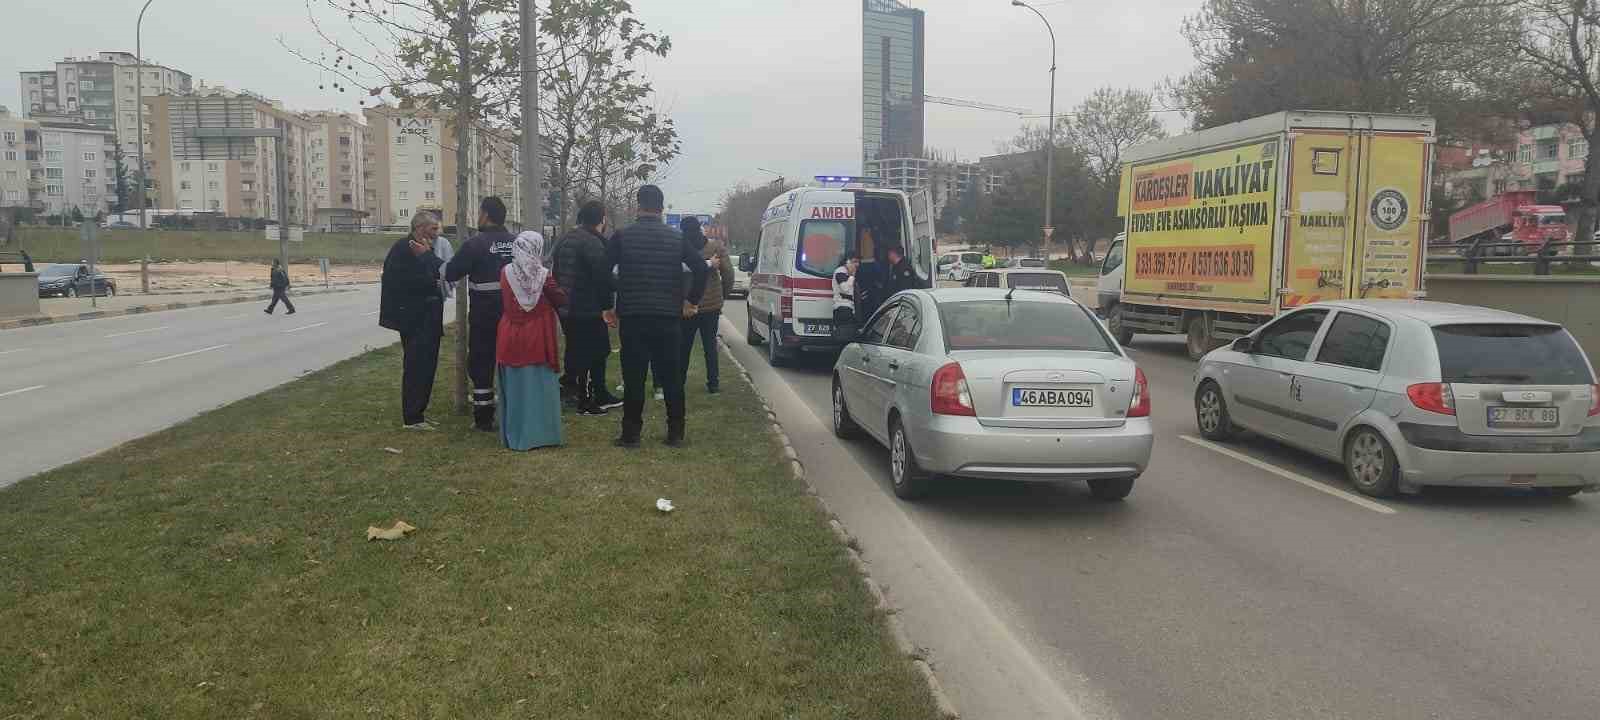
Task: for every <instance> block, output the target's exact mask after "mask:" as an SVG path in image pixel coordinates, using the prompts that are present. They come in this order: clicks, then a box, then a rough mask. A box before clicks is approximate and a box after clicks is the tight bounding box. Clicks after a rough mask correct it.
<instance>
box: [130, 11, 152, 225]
mask: <svg viewBox="0 0 1600 720" xmlns="http://www.w3.org/2000/svg"><path fill="white" fill-rule="evenodd" d="M152 2H155V0H144V7H142V8H139V21H138V22H136V23H134V24H133V62H134V68H135V69H134V71H133V76H134V83H135V84H134V87H135V88H137V89H136V90H135V91H134V95H136V96H137V97H135V98H134V99H133V102H134V104H135V105H138V112H139V229H140V230H145V229H148V228H149V221H148V220H147V219H146V217H145V216H146V213H145V210H144V207H145V202H146V200H145V197H146V196H145V188H146V187H147V186H148V184H149V182H150V181H149V180H148V179H146V178H145V164H144V11H146V10H149V9H150V3H152Z"/></svg>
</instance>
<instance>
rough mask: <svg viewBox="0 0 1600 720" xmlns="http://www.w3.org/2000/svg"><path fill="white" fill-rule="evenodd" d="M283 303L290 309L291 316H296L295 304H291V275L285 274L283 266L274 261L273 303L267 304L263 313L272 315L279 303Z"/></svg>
mask: <svg viewBox="0 0 1600 720" xmlns="http://www.w3.org/2000/svg"><path fill="white" fill-rule="evenodd" d="M279 300H282V301H283V306H284V307H286V308H289V312H288V314H289V315H293V314H294V303H292V302H289V273H287V272H284V270H283V265H282V264H281V263H279V262H278V261H277V260H273V261H272V302H270V303H267V309H266V310H263V311H262V312H264V313H266V314H268V315H271V314H272V311H273V309H275V308H277V307H278V301H279Z"/></svg>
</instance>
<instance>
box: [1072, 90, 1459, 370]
mask: <svg viewBox="0 0 1600 720" xmlns="http://www.w3.org/2000/svg"><path fill="white" fill-rule="evenodd" d="M1433 142H1434V122H1433V119H1432V118H1429V117H1422V116H1415V115H1385V114H1372V113H1353V112H1328V111H1290V112H1280V113H1274V114H1272V115H1265V116H1262V117H1258V118H1253V119H1250V120H1245V121H1242V122H1237V123H1233V124H1230V125H1223V126H1220V127H1215V128H1211V129H1208V130H1201V131H1199V132H1195V133H1191V134H1188V135H1181V136H1178V137H1173V138H1167V139H1163V140H1157V141H1154V142H1150V143H1146V144H1143V145H1139V146H1137V147H1134V148H1130V149H1129V150H1128V151H1127V152H1126V153H1125V154H1124V155H1123V165H1122V188H1121V192H1120V194H1119V197H1118V203H1117V213H1118V215H1119V216H1120V217H1122V218H1123V220H1124V232H1123V234H1121V235H1118V236H1117V239H1116V240H1115V241H1114V242H1113V244H1112V246H1111V248H1110V249H1109V250H1108V251H1107V253H1106V257H1105V260H1104V262H1103V263H1102V265H1101V270H1100V275H1101V277H1100V281H1099V309H1100V312H1101V314H1102V315H1104V316H1105V318H1106V320H1107V323H1108V325H1109V326H1110V328H1111V329H1112V331H1113V332H1114V333H1115V334H1116V335H1117V339H1118V340H1119V341H1121V342H1123V343H1127V342H1129V341H1131V340H1132V338H1133V335H1134V334H1135V333H1154V334H1181V335H1186V336H1187V337H1188V348H1189V354H1190V355H1191V356H1193V357H1196V358H1198V357H1200V356H1201V355H1204V354H1205V353H1206V352H1208V351H1210V350H1211V349H1212V348H1215V347H1217V346H1219V345H1221V344H1223V343H1225V342H1228V341H1230V340H1232V339H1234V338H1237V337H1240V336H1242V335H1246V334H1248V333H1250V332H1251V331H1252V330H1254V329H1255V328H1257V327H1259V326H1260V325H1261V324H1263V323H1265V322H1266V321H1268V320H1270V319H1272V318H1273V317H1274V316H1275V315H1277V314H1278V313H1280V312H1284V311H1287V310H1290V309H1293V308H1296V307H1299V306H1301V305H1305V304H1308V303H1313V302H1317V301H1318V300H1333V299H1342V298H1416V297H1421V296H1422V294H1423V279H1422V275H1423V261H1424V259H1425V255H1426V249H1425V242H1426V238H1427V232H1428V228H1427V224H1428V191H1429V176H1430V174H1431V172H1432V162H1433Z"/></svg>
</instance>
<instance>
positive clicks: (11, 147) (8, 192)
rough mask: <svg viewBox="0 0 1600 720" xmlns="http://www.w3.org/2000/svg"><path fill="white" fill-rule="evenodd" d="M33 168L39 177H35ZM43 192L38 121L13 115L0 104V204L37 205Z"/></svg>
mask: <svg viewBox="0 0 1600 720" xmlns="http://www.w3.org/2000/svg"><path fill="white" fill-rule="evenodd" d="M35 169H37V170H38V172H39V177H38V178H35V177H34V170H35ZM43 195H44V165H43V163H42V161H41V160H40V155H39V123H38V122H37V121H34V120H29V119H27V118H22V117H18V116H16V115H13V114H11V111H10V110H9V109H7V108H6V107H5V106H3V105H0V207H23V208H36V207H40V206H42V204H43V201H44V198H43Z"/></svg>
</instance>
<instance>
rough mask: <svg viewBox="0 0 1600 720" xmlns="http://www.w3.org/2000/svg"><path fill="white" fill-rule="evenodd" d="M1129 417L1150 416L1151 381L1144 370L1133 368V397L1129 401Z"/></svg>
mask: <svg viewBox="0 0 1600 720" xmlns="http://www.w3.org/2000/svg"><path fill="white" fill-rule="evenodd" d="M1128 417H1131V418H1132V417H1150V381H1149V380H1146V379H1145V377H1144V370H1142V369H1140V368H1134V369H1133V399H1132V400H1131V401H1129V402H1128Z"/></svg>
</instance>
